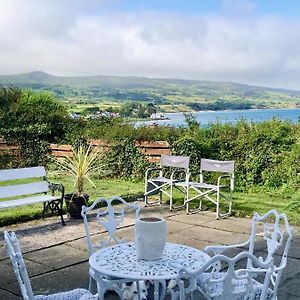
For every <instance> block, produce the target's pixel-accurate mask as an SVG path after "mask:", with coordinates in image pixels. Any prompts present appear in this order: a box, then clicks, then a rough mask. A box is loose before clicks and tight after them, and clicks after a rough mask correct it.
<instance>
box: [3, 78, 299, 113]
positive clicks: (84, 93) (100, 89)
mask: <svg viewBox="0 0 300 300" xmlns="http://www.w3.org/2000/svg"><path fill="white" fill-rule="evenodd" d="M0 85H5V86H7V85H15V86H18V87H20V88H30V89H34V90H43V91H51V92H53V93H54V94H55V95H56V96H57V97H59V98H62V99H65V100H72V101H75V102H76V101H77V100H78V101H81V102H85V101H87V102H98V101H103V100H105V101H147V102H154V103H156V104H159V105H174V104H175V105H180V104H182V105H185V106H188V107H190V108H191V109H194V110H199V109H209V108H213V107H210V105H211V104H212V103H217V104H218V103H219V104H220V103H227V104H228V103H236V104H242V107H241V108H243V105H244V104H247V105H246V107H245V108H252V107H297V106H300V91H293V90H285V89H274V88H265V87H257V86H250V85H246V84H238V83H231V82H215V81H200V80H181V79H154V78H142V77H118V76H85V77H65V76H53V75H50V74H47V73H44V72H31V73H25V74H18V75H9V76H6V75H0ZM221 106H222V105H221ZM225 108H226V107H225ZM229 108H230V107H229ZM233 108H239V107H233Z"/></svg>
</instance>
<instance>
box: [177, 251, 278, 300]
mask: <svg viewBox="0 0 300 300" xmlns="http://www.w3.org/2000/svg"><path fill="white" fill-rule="evenodd" d="M247 260H251V262H252V265H253V268H251V269H249V268H247V267H246V264H247ZM272 272H273V261H272V260H269V261H267V262H262V261H260V260H259V259H257V258H256V257H255V256H254V255H253V254H251V253H249V252H242V253H239V254H238V255H237V256H235V257H233V258H229V257H227V256H225V255H221V254H219V255H215V256H213V257H212V258H211V259H210V260H208V261H207V262H206V263H205V264H204V265H203V266H202V267H201V269H200V270H197V271H196V272H194V273H189V272H188V271H186V270H184V269H183V270H180V272H179V274H180V275H179V277H180V278H181V279H185V280H186V279H188V280H189V281H190V282H189V283H190V284H189V286H188V288H187V290H186V293H189V292H191V291H192V290H193V288H194V287H195V285H196V284H197V285H198V287H199V289H200V290H201V291H202V293H204V294H205V295H206V296H208V297H209V298H208V299H222V300H238V299H239V300H240V299H260V300H263V299H266V297H267V293H270V292H271V291H270V290H268V289H269V285H270V278H271V274H272ZM257 275H259V277H260V285H259V286H260V288H261V289H260V290H259V291H258V290H257V281H254V280H253V279H254V278H256V277H257ZM189 289H190V290H189Z"/></svg>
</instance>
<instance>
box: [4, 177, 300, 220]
mask: <svg viewBox="0 0 300 300" xmlns="http://www.w3.org/2000/svg"><path fill="white" fill-rule="evenodd" d="M49 180H50V181H53V182H57V183H62V184H64V186H65V190H66V193H71V192H73V191H74V184H73V182H72V179H71V178H69V177H67V176H61V177H59V176H56V177H50V178H49ZM94 183H95V185H96V187H95V188H94V187H92V186H91V185H87V188H86V192H87V193H89V194H90V195H91V196H90V203H92V202H93V201H94V200H96V199H97V198H98V197H106V198H108V197H111V196H113V195H119V196H121V197H123V198H125V199H127V200H136V199H140V200H143V192H144V182H143V181H128V180H121V179H101V180H99V179H95V180H94ZM154 197H155V196H154ZM174 199H175V202H182V200H183V197H182V194H179V193H175V194H174ZM164 200H165V202H166V201H167V198H164ZM288 203H289V202H288V200H283V197H282V196H281V195H276V196H271V195H268V194H263V193H251V194H250V193H238V192H234V194H233V212H234V215H236V216H241V217H250V218H251V217H252V216H253V213H254V212H258V213H260V214H263V213H265V212H267V211H268V210H270V209H272V208H275V209H277V211H279V212H285V213H287V215H288V217H289V220H290V221H291V223H294V224H300V213H299V210H287V209H286V206H287V204H288ZM140 204H141V205H143V202H140ZM197 204H198V203H197ZM203 204H204V206H205V205H207V208H208V209H210V210H214V209H215V207H214V206H213V205H212V204H211V203H208V202H203ZM41 217H42V204H37V205H32V206H30V205H27V206H23V207H17V208H13V209H6V210H0V226H4V225H7V224H11V223H17V222H22V221H26V220H30V219H34V218H41Z"/></svg>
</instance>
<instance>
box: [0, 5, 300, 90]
mask: <svg viewBox="0 0 300 300" xmlns="http://www.w3.org/2000/svg"><path fill="white" fill-rule="evenodd" d="M299 37H300V2H299V1H298V0H295V1H292V0H291V1H288V0H285V1H283V0H263V1H262V0H257V1H254V0H253V1H251V0H223V1H222V0H189V1H187V0H131V1H129V0H0V74H16V73H24V72H30V71H37V70H38V71H45V72H48V73H50V74H53V75H72V76H77V75H121V76H128V75H129V76H146V77H160V78H185V79H200V80H217V81H232V82H241V83H247V84H253V85H260V86H270V87H284V88H292V89H299V90H300V39H299Z"/></svg>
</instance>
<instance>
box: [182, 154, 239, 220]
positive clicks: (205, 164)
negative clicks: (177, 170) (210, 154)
mask: <svg viewBox="0 0 300 300" xmlns="http://www.w3.org/2000/svg"><path fill="white" fill-rule="evenodd" d="M208 173H210V175H211V176H212V175H213V173H215V174H217V175H219V176H218V178H217V181H216V182H211V181H210V182H208V181H207V179H206V178H207V177H208ZM179 185H182V183H179ZM233 188H234V161H220V160H212V159H205V158H203V159H201V165H200V178H199V181H189V182H188V188H186V196H185V205H186V212H187V214H188V213H190V211H191V210H190V207H189V204H190V202H191V201H193V200H195V199H199V201H200V203H199V208H198V209H199V210H202V200H203V199H207V200H209V201H211V202H213V203H214V204H215V205H216V217H217V219H219V217H224V216H226V215H230V214H231V211H232V192H233ZM190 189H192V190H193V191H194V192H195V193H196V195H195V193H194V194H193V195H191V194H190ZM226 190H227V191H228V192H229V196H227V195H225V194H224V193H223V191H226ZM213 195H215V196H213ZM221 198H223V199H225V200H227V201H228V202H229V205H228V211H227V212H226V213H224V214H222V213H221V212H220V201H221Z"/></svg>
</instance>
